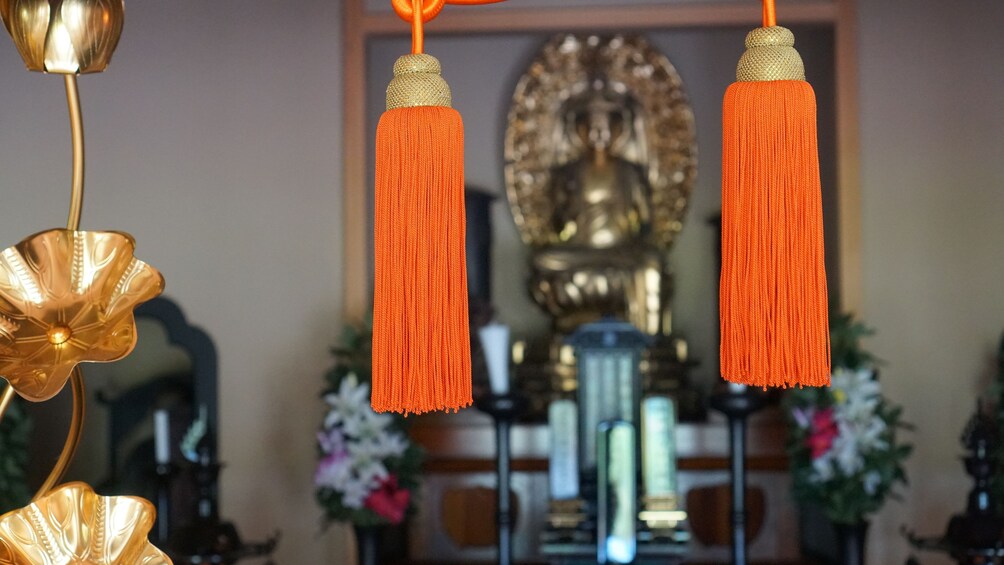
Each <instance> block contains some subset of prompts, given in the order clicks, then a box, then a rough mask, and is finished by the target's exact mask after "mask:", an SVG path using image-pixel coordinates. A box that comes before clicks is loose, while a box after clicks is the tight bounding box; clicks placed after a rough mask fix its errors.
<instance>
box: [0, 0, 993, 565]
mask: <svg viewBox="0 0 1004 565" xmlns="http://www.w3.org/2000/svg"><path fill="white" fill-rule="evenodd" d="M859 4H860V6H859V11H860V16H861V29H860V42H861V53H860V57H861V62H862V65H861V67H862V68H861V106H862V115H861V124H862V140H861V141H862V184H863V224H864V233H863V236H864V269H865V279H864V291H865V306H864V314H865V316H866V319H867V320H868V322H869V323H871V324H872V325H874V326H876V327H877V328H878V329H879V330H880V333H879V335H878V337H877V338H875V340H874V343H873V346H874V349H875V351H876V352H877V353H879V354H880V355H881V356H882V357H883V358H884V359H886V360H887V361H888V362H889V363H888V366H887V367H885V368H884V370H883V379H884V382H885V383H886V387H887V391H888V392H889V394H890V395H891V396H893V397H894V398H895V399H897V400H899V401H901V402H903V403H904V404H905V405H906V408H907V416H908V417H909V418H910V419H911V420H912V421H913V422H915V423H916V424H917V426H918V430H917V433H916V434H915V439H916V442H917V444H918V451H917V454H916V456H915V457H914V458H913V460H912V462H911V466H910V471H911V477H912V486H911V489H910V491H909V493H908V503H907V504H898V503H892V504H890V506H889V508H888V509H887V511H886V512H884V513H883V515H882V517H881V519H880V520H878V521H877V522H876V524H875V527H874V530H873V534H872V538H871V547H872V551H873V556H872V557H873V559H872V560H873V562H875V563H900V562H902V561H903V559H904V558H905V556H906V554H907V550H906V548H905V545H904V544H903V542H902V541H901V540H900V538H899V536H898V534H897V530H898V527H899V525H900V524H902V523H906V524H909V525H911V526H914V527H916V528H918V529H922V530H924V531H927V532H937V531H940V530H941V528H942V527H943V526H944V523H945V520H946V519H947V513H948V512H950V511H955V510H957V509H959V508H960V507H961V505H962V503H963V500H964V495H965V491H966V489H967V488H968V485H967V483H966V481H965V479H964V477H963V475H962V473H961V469H960V466H959V464H958V461H957V455H958V453H959V451H960V448H959V446H958V442H957V438H958V435H959V432H960V430H961V427H962V425H963V424H964V422H965V419H966V418H967V416H968V414H969V412H970V411H971V410H972V407H973V403H974V400H973V399H974V396H975V394H976V392H977V391H978V390H980V389H981V387H982V383H983V382H985V380H986V379H987V378H988V376H989V373H990V369H991V368H990V361H991V355H992V352H993V348H994V345H995V343H996V340H997V338H998V336H999V333H1000V331H1001V330H1002V329H1004V300H1002V299H1001V296H1000V294H999V293H1000V285H999V284H998V281H1000V280H1002V279H1004V260H1002V251H1001V250H1002V249H1004V228H1002V227H1001V220H1000V219H1001V218H1004V197H1002V195H1001V190H1002V189H1004V182H1002V181H1004V160H1002V159H1001V156H1004V142H1002V139H1004V134H1002V133H1001V132H1004V110H1002V109H1001V101H1002V100H1004V83H1002V82H1001V80H1000V76H1001V71H1002V68H1004V39H1002V36H1001V35H1000V33H999V31H1000V29H999V28H1000V27H1001V26H1002V25H1004V6H1002V5H1000V4H999V3H998V2H996V1H995V0H963V1H962V2H961V3H943V2H936V1H934V0H923V1H919V0H917V1H913V2H905V1H891V0H890V1H883V2H874V1H865V0H862V1H861V2H859ZM294 6H295V8H294ZM339 6H340V3H339V2H337V1H321V0H308V1H304V2H297V3H294V4H291V3H285V2H272V1H268V0H246V1H245V2H241V3H234V2H196V1H194V0H180V1H177V2H170V3H166V2H130V3H129V6H128V18H127V24H126V30H125V34H124V36H123V40H122V43H121V45H120V48H119V52H118V54H117V56H116V57H115V60H114V62H113V65H112V68H111V69H110V70H109V71H108V72H107V73H105V74H104V75H100V76H88V77H83V78H82V79H81V90H82V96H83V101H84V115H85V121H86V124H87V133H88V138H87V139H88V143H89V159H88V164H89V169H88V172H89V174H88V180H89V183H88V186H89V192H88V199H87V202H86V205H85V209H84V221H83V226H84V227H85V228H113V229H120V230H125V231H129V232H131V233H132V234H133V235H135V236H136V238H137V240H138V242H139V250H138V254H139V256H140V257H141V258H143V259H145V260H147V261H149V262H151V263H152V264H154V265H155V266H157V267H158V268H160V269H161V270H162V271H163V272H164V274H165V276H166V278H167V281H168V291H167V293H168V294H169V295H170V296H172V297H174V298H175V299H177V300H178V301H179V302H180V303H181V304H182V306H183V307H184V308H185V310H186V312H187V314H188V317H189V319H190V320H191V321H192V322H193V323H195V324H198V325H201V326H203V327H204V328H205V329H206V330H207V331H209V332H210V333H211V334H212V335H213V336H214V338H215V339H216V341H217V345H218V347H219V351H220V361H221V366H220V370H221V395H222V402H221V417H222V424H221V425H222V429H221V430H220V432H221V443H222V456H223V459H224V460H226V462H227V463H228V464H229V467H228V468H227V470H226V471H225V473H224V479H223V512H224V514H225V515H226V516H228V517H231V518H233V519H234V520H236V521H237V523H238V525H239V526H240V527H241V529H242V532H243V533H244V534H245V535H246V536H250V537H261V536H264V535H266V534H268V533H269V532H271V531H272V530H273V529H275V528H281V529H282V530H283V532H284V538H283V542H282V544H281V550H280V554H279V559H278V561H279V562H285V563H311V564H313V563H322V562H329V563H337V562H341V560H342V555H343V551H342V549H341V546H342V541H343V540H344V539H346V538H345V535H344V532H343V531H341V532H336V533H334V534H333V535H332V534H328V535H327V536H324V537H320V536H318V535H317V532H318V520H317V518H318V515H319V513H318V511H317V510H316V506H315V505H314V503H313V500H312V489H311V482H310V481H311V475H312V471H313V465H314V448H313V439H312V438H313V429H314V427H315V426H316V424H317V422H318V418H319V417H320V413H321V406H320V405H319V403H318V402H317V398H316V393H317V391H318V389H319V386H320V384H321V381H320V376H321V374H322V372H323V370H324V369H325V368H326V366H327V365H328V363H329V359H328V357H327V353H326V350H327V346H328V345H330V344H331V343H332V342H333V340H334V339H335V337H336V335H337V331H338V321H339V313H340V312H341V304H340V297H341V289H340V280H341V279H340V267H341V264H342V261H341V247H340V241H339V239H340V238H339V236H340V231H341V230H340V218H341V211H340V210H341V209H340V204H341V196H340V186H341V168H340V155H341V151H340V144H341V136H340V135H339V132H340V127H341V114H340V100H339V92H340V89H341V83H340V80H341V79H340V71H339V66H340V43H339V29H338V26H339V22H340V19H341V17H340V13H339V12H340V10H339ZM237 8H239V9H237ZM0 76H3V80H2V81H0V96H2V98H0V99H2V100H3V101H4V104H3V105H2V107H0V203H2V206H3V207H2V211H0V220H2V221H0V242H3V245H10V244H13V243H15V242H16V241H18V240H19V239H21V238H22V237H23V236H25V235H27V234H29V233H32V232H34V231H37V230H40V229H44V228H47V227H55V226H58V225H61V224H62V223H63V222H64V221H65V213H64V212H65V206H66V194H67V192H68V178H69V173H68V167H69V150H68V134H67V130H66V127H67V126H66V118H65V106H64V102H63V100H62V91H61V84H60V81H59V79H58V78H56V77H44V76H41V75H37V74H29V73H27V72H25V71H23V70H22V65H21V62H20V60H19V58H18V57H17V55H16V53H15V52H14V49H13V47H12V46H10V45H9V44H8V45H7V46H6V47H5V48H0ZM360 79H361V78H360ZM326 545H330V546H331V547H330V548H326V547H325V546H326ZM328 549H330V550H331V551H327V550H328ZM325 556H328V557H327V558H326V557H325ZM925 562H926V561H925ZM932 562H933V561H932Z"/></svg>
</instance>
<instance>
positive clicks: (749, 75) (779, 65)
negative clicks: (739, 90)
mask: <svg viewBox="0 0 1004 565" xmlns="http://www.w3.org/2000/svg"><path fill="white" fill-rule="evenodd" d="M773 80H805V65H804V64H802V57H801V56H799V54H798V51H795V35H794V34H793V33H791V30H790V29H788V28H785V27H781V26H771V27H758V28H756V29H754V30H753V31H751V32H749V34H748V35H746V52H745V53H743V56H742V58H740V59H739V66H738V67H736V81H737V82H766V81H773Z"/></svg>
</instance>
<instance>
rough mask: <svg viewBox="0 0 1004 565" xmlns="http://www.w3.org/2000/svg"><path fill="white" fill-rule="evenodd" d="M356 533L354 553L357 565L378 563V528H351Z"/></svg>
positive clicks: (375, 564)
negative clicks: (357, 560) (357, 561)
mask: <svg viewBox="0 0 1004 565" xmlns="http://www.w3.org/2000/svg"><path fill="white" fill-rule="evenodd" d="M353 529H355V532H356V553H358V555H357V557H358V559H359V565H377V564H378V563H380V556H379V553H380V526H353Z"/></svg>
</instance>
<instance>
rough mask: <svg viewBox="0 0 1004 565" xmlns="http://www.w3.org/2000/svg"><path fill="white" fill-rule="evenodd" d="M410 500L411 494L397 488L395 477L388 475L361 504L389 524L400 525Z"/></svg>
mask: <svg viewBox="0 0 1004 565" xmlns="http://www.w3.org/2000/svg"><path fill="white" fill-rule="evenodd" d="M410 500H411V492H410V491H408V489H403V488H398V486H397V477H396V476H395V475H388V476H387V477H385V478H383V479H381V481H380V486H378V487H377V489H376V490H374V491H373V492H372V493H370V495H369V496H367V497H366V501H365V502H364V503H363V504H364V506H366V508H369V509H370V510H372V511H373V512H374V513H376V515H377V516H380V517H381V518H384V519H385V520H387V521H388V522H390V523H391V524H400V523H401V520H404V511H405V510H407V509H408V502H409V501H410Z"/></svg>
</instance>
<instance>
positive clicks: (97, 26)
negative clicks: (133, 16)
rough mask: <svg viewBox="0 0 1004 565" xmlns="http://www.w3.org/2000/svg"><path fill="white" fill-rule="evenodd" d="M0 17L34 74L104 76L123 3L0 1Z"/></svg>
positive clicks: (109, 0) (100, 0)
mask: <svg viewBox="0 0 1004 565" xmlns="http://www.w3.org/2000/svg"><path fill="white" fill-rule="evenodd" d="M0 16H2V17H3V23H4V25H5V26H7V31H8V32H10V36H11V37H12V38H13V39H14V44H15V45H17V50H18V51H19V52H20V53H21V58H23V59H24V64H25V65H27V66H28V69H30V70H32V71H45V72H48V73H61V74H77V73H96V72H100V71H103V70H105V67H107V66H108V63H109V61H111V58H112V53H113V52H114V51H115V46H116V45H118V42H119V36H121V35H122V22H123V20H124V19H125V7H124V6H123V3H122V0H0Z"/></svg>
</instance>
